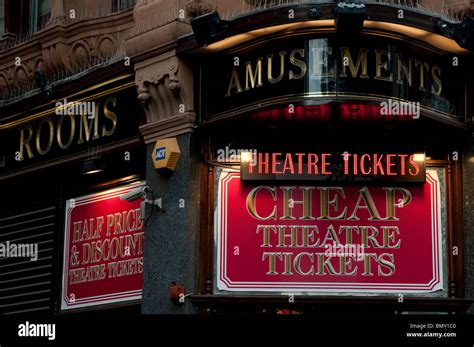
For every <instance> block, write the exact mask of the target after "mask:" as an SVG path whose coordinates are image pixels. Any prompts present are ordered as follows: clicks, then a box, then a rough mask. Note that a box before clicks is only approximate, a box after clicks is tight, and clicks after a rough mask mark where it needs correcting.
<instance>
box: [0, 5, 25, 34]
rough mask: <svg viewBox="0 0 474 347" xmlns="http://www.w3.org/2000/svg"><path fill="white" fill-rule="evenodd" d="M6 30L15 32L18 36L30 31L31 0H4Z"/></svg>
mask: <svg viewBox="0 0 474 347" xmlns="http://www.w3.org/2000/svg"><path fill="white" fill-rule="evenodd" d="M4 2H5V32H7V33H12V34H15V35H16V37H17V38H20V37H24V36H26V35H28V34H29V32H30V0H15V1H12V0H4Z"/></svg>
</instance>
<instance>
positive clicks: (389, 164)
mask: <svg viewBox="0 0 474 347" xmlns="http://www.w3.org/2000/svg"><path fill="white" fill-rule="evenodd" d="M240 158H241V177H242V179H243V180H310V181H316V180H319V181H338V180H339V181H362V180H382V181H392V182H394V181H398V182H424V181H425V155H424V154H423V153H418V154H395V153H349V152H344V153H342V154H333V153H275V152H273V153H268V152H258V151H252V152H244V153H243V154H242V155H241V156H240Z"/></svg>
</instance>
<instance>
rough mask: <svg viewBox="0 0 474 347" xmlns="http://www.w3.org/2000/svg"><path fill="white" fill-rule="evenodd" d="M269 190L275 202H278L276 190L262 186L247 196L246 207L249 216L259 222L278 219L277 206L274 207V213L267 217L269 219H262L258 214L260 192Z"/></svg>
mask: <svg viewBox="0 0 474 347" xmlns="http://www.w3.org/2000/svg"><path fill="white" fill-rule="evenodd" d="M263 189H265V190H267V191H269V192H270V193H271V194H272V198H273V201H276V199H277V196H276V188H275V187H267V186H261V187H256V188H254V189H252V190H251V191H250V193H249V195H248V196H247V201H246V206H247V211H248V212H249V214H250V215H251V216H252V217H253V218H255V219H258V220H269V219H274V220H276V219H277V208H276V206H274V207H273V211H272V212H271V213H270V214H269V215H268V216H267V217H261V216H260V215H259V214H258V212H257V201H256V200H257V194H258V192H259V191H260V190H263Z"/></svg>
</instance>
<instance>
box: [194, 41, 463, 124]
mask: <svg viewBox="0 0 474 347" xmlns="http://www.w3.org/2000/svg"><path fill="white" fill-rule="evenodd" d="M202 77H203V81H202V90H203V91H204V94H203V95H204V100H203V110H204V115H205V117H206V118H212V117H216V116H220V115H228V113H229V112H230V113H231V114H238V113H241V112H245V111H249V110H258V109H261V108H265V107H266V106H270V105H274V104H283V105H285V104H286V106H288V104H289V103H291V102H293V103H298V102H300V103H304V104H307V103H308V102H309V100H310V99H317V98H323V97H332V98H334V97H352V98H354V99H355V100H365V101H368V102H372V103H375V104H377V105H379V106H380V107H381V109H385V110H386V111H387V109H388V106H387V105H391V107H390V112H391V111H392V108H394V107H396V108H400V105H401V106H402V107H403V108H404V107H406V106H410V108H413V106H414V107H415V111H417V112H414V114H415V116H416V117H418V118H419V113H418V109H419V108H424V109H426V110H432V111H436V112H438V113H440V114H443V115H445V116H449V117H451V118H453V117H454V118H458V117H460V116H461V115H462V113H463V110H464V109H463V105H464V93H463V83H461V81H463V78H464V77H463V75H462V69H459V68H458V67H456V66H453V64H452V59H451V58H449V57H444V56H442V55H440V54H438V53H435V52H433V51H428V50H425V49H422V48H420V47H413V46H412V47H410V46H409V44H408V43H403V42H400V41H393V42H392V41H390V40H388V39H386V40H385V41H382V40H380V39H374V38H368V37H367V38H364V41H362V42H357V41H352V42H341V41H336V40H335V39H333V38H315V39H310V40H306V39H300V38H291V39H287V40H285V39H284V38H282V39H281V40H280V41H277V42H272V44H271V45H267V46H264V45H260V46H253V47H251V48H248V49H246V50H241V51H235V52H232V53H229V54H227V55H223V56H219V57H218V58H216V60H212V59H211V60H209V61H207V62H206V64H205V65H204V66H203V73H202ZM394 105H395V106H394ZM392 106H394V107H392ZM395 111H396V110H395ZM381 113H383V112H381ZM398 113H401V114H403V113H407V112H405V111H400V112H398ZM381 116H383V114H381Z"/></svg>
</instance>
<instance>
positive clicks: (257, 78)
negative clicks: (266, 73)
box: [245, 58, 263, 90]
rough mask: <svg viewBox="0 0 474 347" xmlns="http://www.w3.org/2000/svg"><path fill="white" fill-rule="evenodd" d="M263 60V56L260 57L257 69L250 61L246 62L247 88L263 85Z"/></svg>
mask: <svg viewBox="0 0 474 347" xmlns="http://www.w3.org/2000/svg"><path fill="white" fill-rule="evenodd" d="M262 61H263V58H258V60H257V66H256V68H255V71H254V70H253V68H252V63H251V62H250V61H248V62H246V63H245V90H250V88H252V89H253V88H255V87H261V86H263V83H262Z"/></svg>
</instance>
